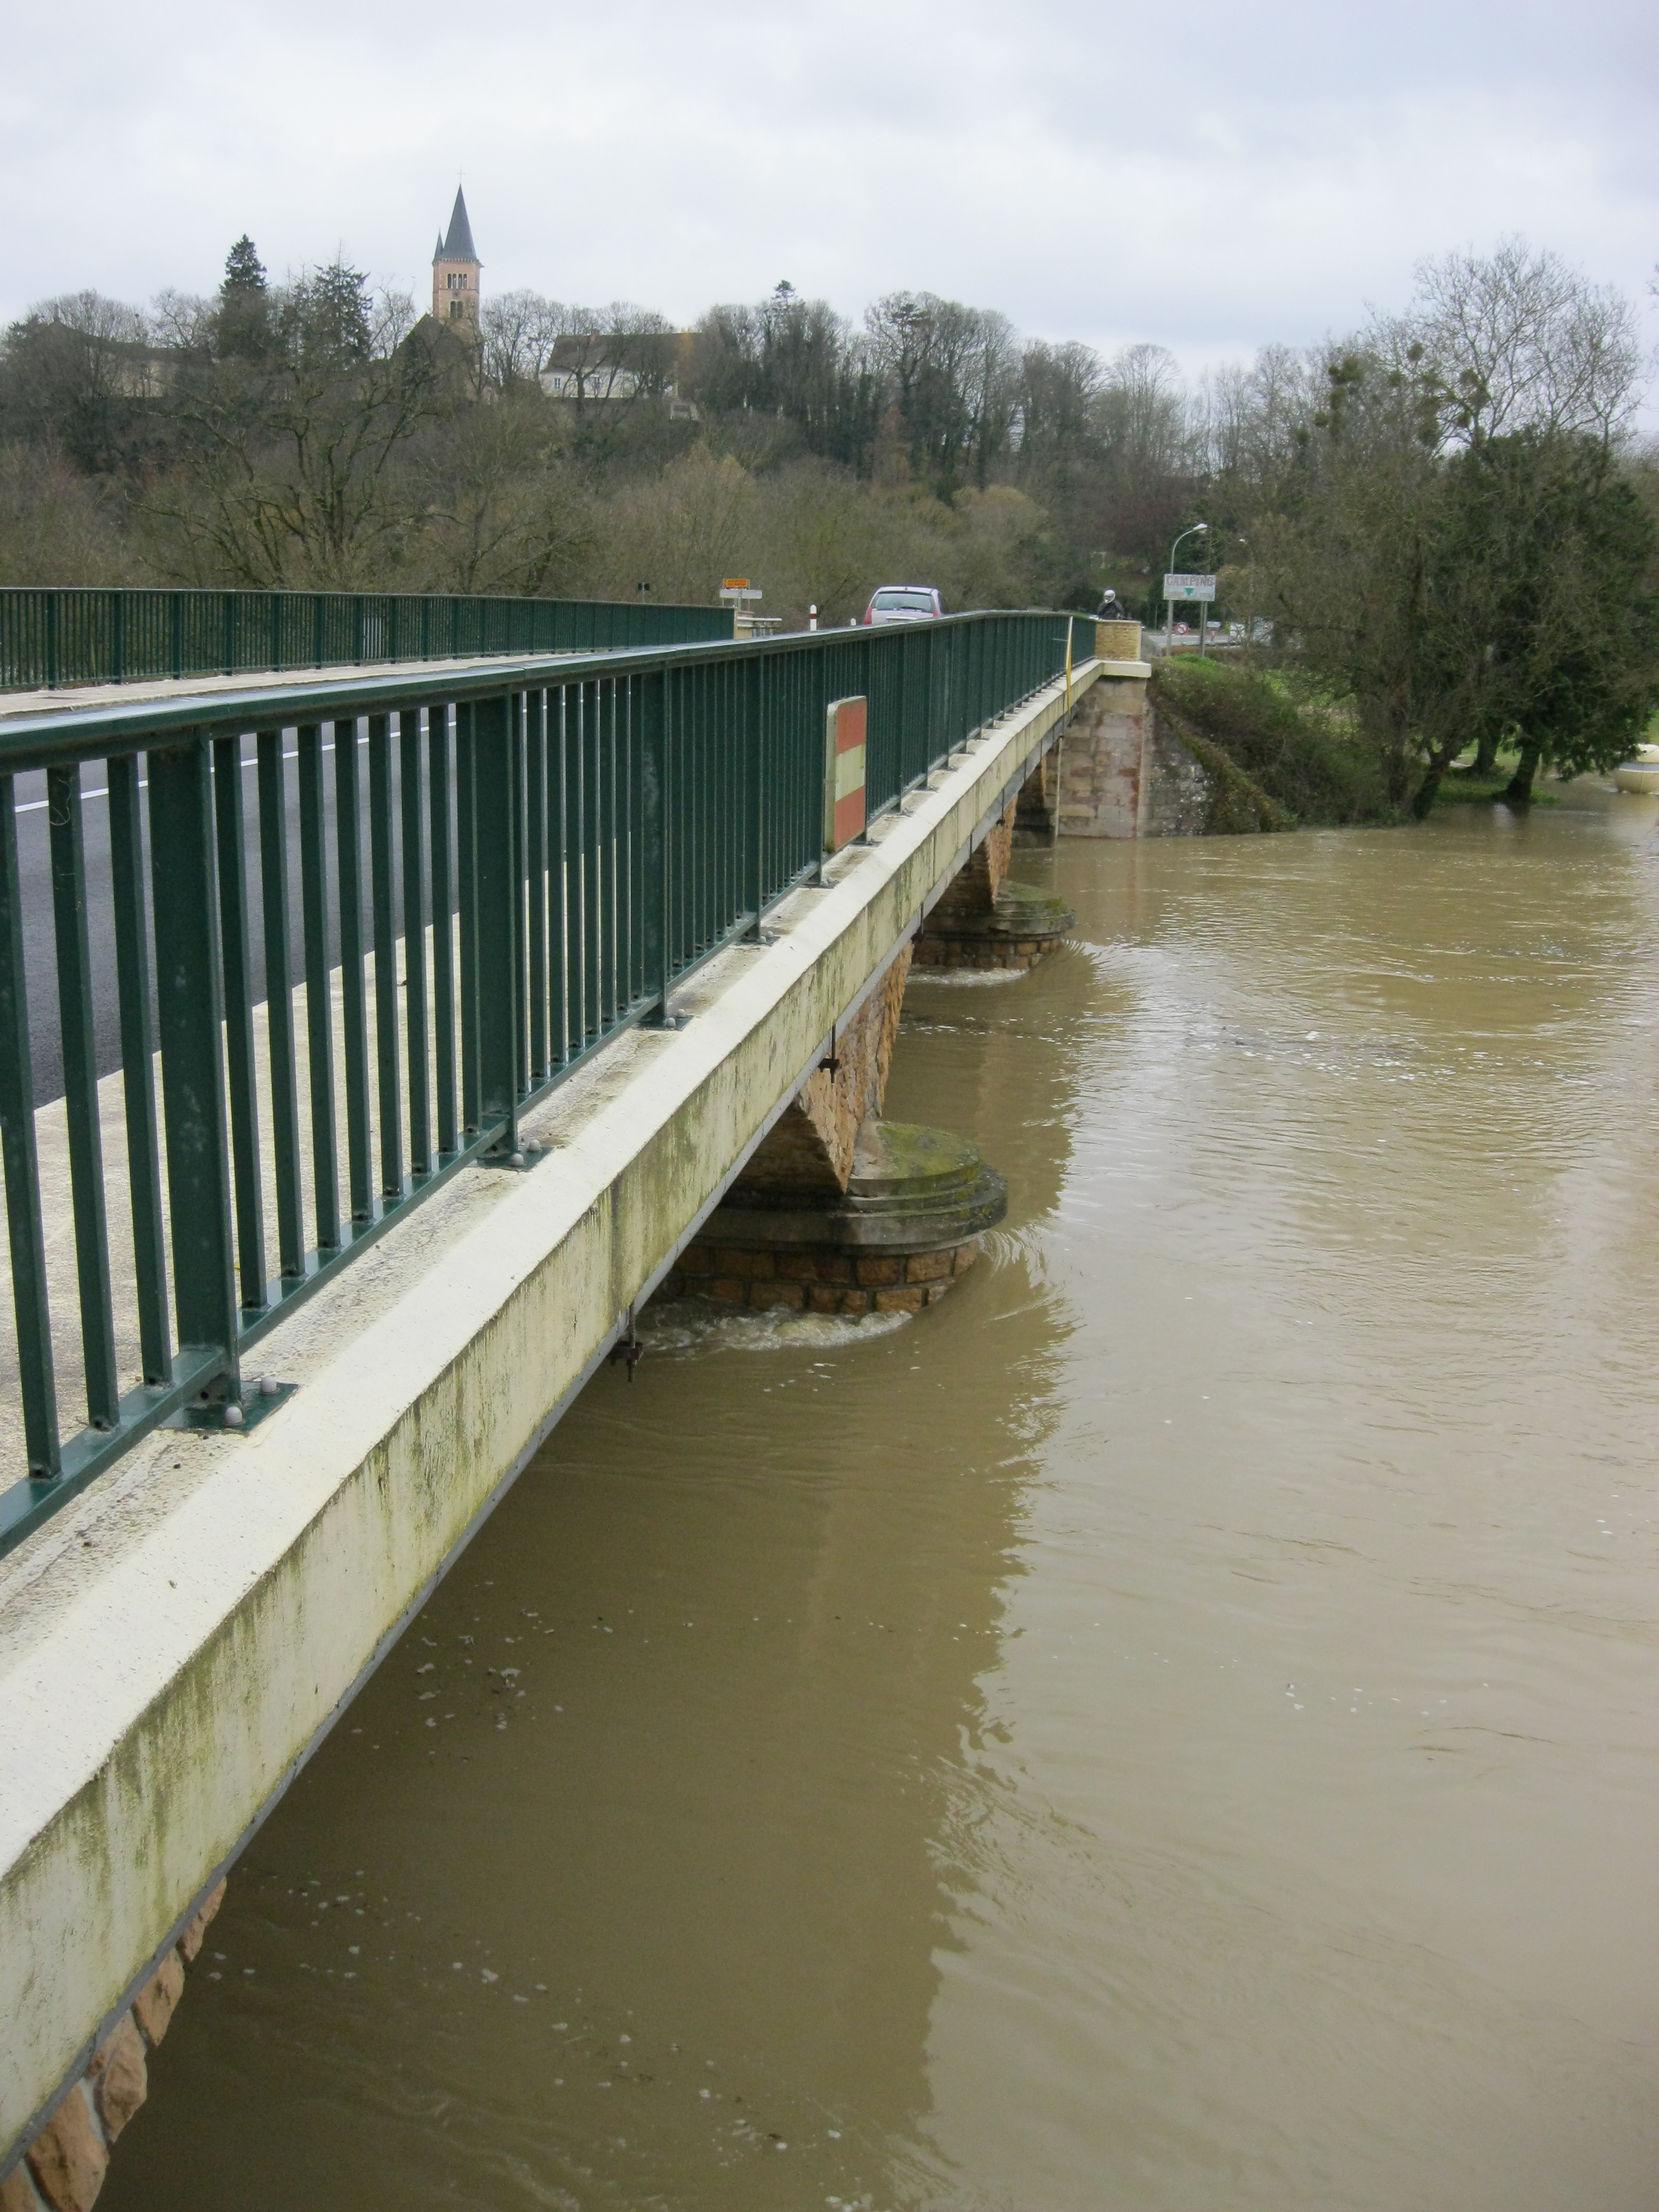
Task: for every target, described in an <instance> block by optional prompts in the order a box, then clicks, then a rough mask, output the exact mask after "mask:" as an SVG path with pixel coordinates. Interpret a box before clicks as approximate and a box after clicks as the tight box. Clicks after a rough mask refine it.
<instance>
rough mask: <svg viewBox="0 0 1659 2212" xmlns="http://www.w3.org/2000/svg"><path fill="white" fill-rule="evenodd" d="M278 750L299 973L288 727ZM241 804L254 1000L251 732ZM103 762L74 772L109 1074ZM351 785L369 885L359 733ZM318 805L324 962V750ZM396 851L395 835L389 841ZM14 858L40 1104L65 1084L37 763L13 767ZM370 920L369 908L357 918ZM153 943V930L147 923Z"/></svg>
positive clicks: (257, 983) (257, 941)
mask: <svg viewBox="0 0 1659 2212" xmlns="http://www.w3.org/2000/svg"><path fill="white" fill-rule="evenodd" d="M323 750H324V751H325V753H328V754H330V755H331V754H332V753H333V750H334V747H333V745H332V744H331V743H330V742H327V741H326V740H325V743H324V745H323ZM242 753H243V760H242V777H243V787H242V806H243V820H244V825H245V826H244V854H245V880H246V885H247V900H248V933H249V939H250V946H251V963H252V971H253V997H254V1002H255V1004H256V1005H257V1004H258V1001H259V1000H261V999H263V998H264V992H265V985H264V902H263V899H262V897H261V895H260V880H259V828H258V824H259V813H258V795H257V790H256V776H255V768H254V744H253V739H252V737H248V738H244V739H243V741H242ZM283 754H284V757H285V759H286V761H287V763H288V766H287V769H286V774H285V776H284V782H285V785H286V790H287V799H288V862H289V938H290V943H289V962H290V965H291V969H292V972H293V974H294V975H295V978H296V979H297V978H298V977H299V975H300V974H301V967H302V962H303V956H304V946H303V939H302V933H301V905H300V818H299V817H300V796H299V793H300V779H299V771H298V769H297V766H296V765H295V759H296V749H295V733H294V732H293V731H292V730H285V731H284V732H283ZM103 778H104V769H103V764H102V763H101V762H91V763H88V764H87V765H86V766H85V767H84V768H82V771H81V802H82V803H81V816H82V833H83V838H84V843H85V852H86V878H87V937H88V945H89V946H90V950H91V954H92V963H91V964H92V988H93V1027H94V1045H95V1048H96V1052H97V1055H98V1073H99V1074H100V1076H102V1075H107V1074H109V1073H111V1071H112V1070H113V1069H115V1068H117V1067H118V1066H120V1064H121V1032H120V1010H119V1006H118V999H117V989H116V967H115V920H114V909H113V905H112V895H111V888H110V852H109V799H108V792H107V788H106V785H105V783H104V780H103ZM357 786H358V792H359V809H360V815H361V818H362V824H363V844H364V855H363V869H364V880H365V885H367V880H368V743H367V740H366V738H363V737H362V736H360V737H359V738H358V740H357ZM323 788H324V793H325V807H326V811H327V823H328V852H329V855H330V869H329V876H330V885H329V959H330V963H331V964H332V963H336V962H337V961H338V959H339V957H340V938H339V927H340V923H339V901H338V896H337V888H336V885H335V884H334V880H333V876H334V870H333V866H332V861H333V854H334V763H333V761H332V759H330V761H329V763H328V767H327V769H326V771H325V775H324V778H323ZM392 793H393V797H392V804H393V808H394V811H395V809H396V807H397V805H398V748H397V746H396V745H395V744H394V745H393V747H392ZM393 844H394V851H395V848H396V840H395V839H394V841H393ZM149 857H150V856H149V842H148V824H146V845H145V859H146V866H147V867H148V866H149ZM17 859H18V867H19V872H20V873H21V877H22V883H23V954H24V964H25V969H26V972H27V978H28V1006H29V1037H30V1046H31V1060H32V1067H31V1072H32V1074H33V1086H34V1103H35V1104H36V1105H37V1106H42V1105H45V1104H46V1102H47V1101H48V1100H49V1099H52V1098H58V1097H61V1096H62V1095H63V1090H64V1054H63V1041H62V1035H61V1031H60V1028H59V1023H58V960H57V948H56V944H55V941H54V938H53V930H52V860H51V851H50V842H49V838H48V833H47V827H46V774H45V771H44V770H37V771H35V772H33V773H32V774H29V775H20V776H19V777H18V778H17ZM397 896H398V900H399V901H400V902H401V899H402V896H403V892H402V880H401V874H400V875H399V878H398V892H397ZM398 915H399V917H400V919H399V934H401V933H402V926H401V915H402V907H401V903H400V904H399V906H398ZM364 927H365V932H367V928H368V920H367V915H365V921H364ZM150 942H151V948H152V951H153V950H154V945H155V935H154V929H153V927H152V931H151V939H150Z"/></svg>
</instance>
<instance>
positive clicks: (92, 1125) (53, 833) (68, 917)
mask: <svg viewBox="0 0 1659 2212" xmlns="http://www.w3.org/2000/svg"><path fill="white" fill-rule="evenodd" d="M46 821H47V824H48V831H47V834H48V836H49V837H50V839H51V845H52V933H53V939H54V942H55V945H56V949H57V953H58V1025H59V1032H60V1035H61V1036H62V1039H63V1046H64V1111H65V1115H66V1117H67V1120H68V1123H69V1142H70V1201H71V1206H72V1210H73V1213H74V1219H75V1272H76V1282H77V1285H78V1287H79V1290H80V1293H81V1347H82V1359H83V1364H84V1366H85V1370H86V1380H87V1419H88V1420H89V1421H90V1422H91V1424H92V1425H93V1426H94V1428H95V1429H112V1428H113V1427H114V1426H115V1425H116V1424H117V1422H118V1421H119V1419H120V1418H121V1385H120V1379H119V1377H118V1375H117V1372H116V1366H115V1314H114V1308H113V1304H112V1298H111V1294H110V1275H109V1229H108V1224H107V1221H106V1217H105V1210H104V1147H103V1139H102V1133H101V1130H100V1124H99V1119H98V1060H97V1050H96V1047H95V1046H94V1042H93V1007H92V988H93V986H92V955H91V952H90V951H89V949H88V941H87V875H86V859H85V852H84V847H83V841H82V830H81V770H80V768H79V766H78V764H76V763H70V766H69V767H67V768H52V769H47V771H46Z"/></svg>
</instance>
